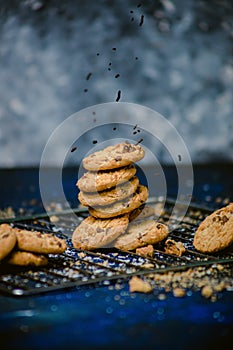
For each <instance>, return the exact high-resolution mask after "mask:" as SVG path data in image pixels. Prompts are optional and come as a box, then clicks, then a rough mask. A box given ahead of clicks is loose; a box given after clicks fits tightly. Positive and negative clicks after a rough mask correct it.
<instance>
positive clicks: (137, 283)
mask: <svg viewBox="0 0 233 350" xmlns="http://www.w3.org/2000/svg"><path fill="white" fill-rule="evenodd" d="M129 290H130V292H141V293H150V292H151V291H152V286H151V284H150V283H149V282H146V281H143V280H142V279H141V278H139V277H137V276H133V277H132V278H131V279H130V281H129Z"/></svg>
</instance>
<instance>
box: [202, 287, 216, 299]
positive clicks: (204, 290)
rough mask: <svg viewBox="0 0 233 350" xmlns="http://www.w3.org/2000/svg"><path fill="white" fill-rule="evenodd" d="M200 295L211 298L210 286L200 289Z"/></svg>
mask: <svg viewBox="0 0 233 350" xmlns="http://www.w3.org/2000/svg"><path fill="white" fill-rule="evenodd" d="M201 295H202V296H203V297H205V298H211V297H212V295H213V289H212V287H211V286H208V285H207V286H204V287H203V288H202V290H201Z"/></svg>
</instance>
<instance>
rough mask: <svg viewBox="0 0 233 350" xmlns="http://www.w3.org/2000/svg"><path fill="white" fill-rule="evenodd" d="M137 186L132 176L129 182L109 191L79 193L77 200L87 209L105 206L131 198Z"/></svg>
mask: <svg viewBox="0 0 233 350" xmlns="http://www.w3.org/2000/svg"><path fill="white" fill-rule="evenodd" d="M138 185H139V180H138V178H137V177H136V176H134V177H133V178H132V179H131V180H129V181H127V182H125V183H124V184H122V185H120V186H116V187H114V188H113V189H110V190H106V191H102V192H99V193H98V192H97V193H95V194H93V193H86V192H83V191H81V192H79V194H78V199H79V201H80V203H81V204H82V205H85V206H87V207H88V206H90V207H95V206H106V205H110V204H112V203H114V202H116V201H119V200H122V199H124V198H126V197H129V196H131V195H132V194H133V193H134V192H135V191H136V189H137V187H138Z"/></svg>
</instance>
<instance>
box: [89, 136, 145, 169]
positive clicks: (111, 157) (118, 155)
mask: <svg viewBox="0 0 233 350" xmlns="http://www.w3.org/2000/svg"><path fill="white" fill-rule="evenodd" d="M144 155H145V151H144V149H143V148H142V147H141V146H140V145H134V144H131V143H127V142H123V143H118V144H116V145H114V146H108V147H106V148H104V149H103V150H101V151H97V152H95V153H92V154H91V155H89V156H88V157H86V158H84V159H83V166H84V168H85V169H86V170H90V171H99V170H108V169H116V168H120V167H123V166H127V165H129V164H132V163H134V162H137V161H139V160H141V159H142V158H143V157H144Z"/></svg>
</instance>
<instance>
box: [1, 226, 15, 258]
mask: <svg viewBox="0 0 233 350" xmlns="http://www.w3.org/2000/svg"><path fill="white" fill-rule="evenodd" d="M15 244H16V235H15V233H14V231H13V230H12V227H11V226H10V225H8V224H1V225H0V260H2V259H4V258H5V257H6V256H7V255H8V254H9V253H10V252H11V251H12V249H13V248H14V246H15Z"/></svg>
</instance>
